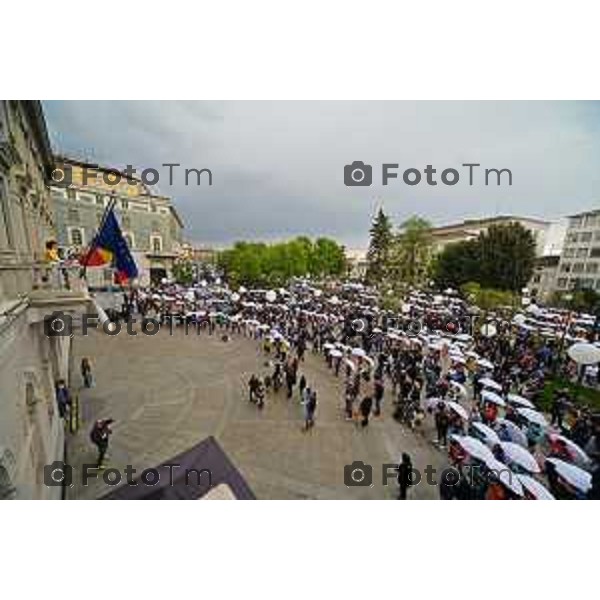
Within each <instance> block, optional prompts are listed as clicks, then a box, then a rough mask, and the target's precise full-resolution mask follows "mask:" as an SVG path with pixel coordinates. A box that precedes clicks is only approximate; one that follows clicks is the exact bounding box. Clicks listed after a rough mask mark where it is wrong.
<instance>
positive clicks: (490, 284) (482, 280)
mask: <svg viewBox="0 0 600 600" xmlns="http://www.w3.org/2000/svg"><path fill="white" fill-rule="evenodd" d="M534 261H535V239H534V237H533V234H532V233H531V231H530V230H528V229H525V227H523V226H522V225H521V224H520V223H509V224H507V225H492V226H491V227H490V228H489V229H488V230H487V231H486V232H482V233H480V234H479V236H478V238H477V239H475V240H470V241H465V242H456V243H454V244H449V245H448V246H446V248H444V250H443V251H442V252H441V253H440V255H439V256H438V259H437V266H436V272H435V280H436V282H437V283H438V285H441V286H451V287H460V286H461V285H462V284H464V283H466V282H468V281H474V282H477V283H478V284H480V285H481V286H482V287H483V288H488V289H498V290H509V291H513V292H518V291H520V290H521V289H522V288H523V287H524V286H525V285H526V284H527V282H528V281H529V279H530V278H531V275H532V274H533V268H534Z"/></svg>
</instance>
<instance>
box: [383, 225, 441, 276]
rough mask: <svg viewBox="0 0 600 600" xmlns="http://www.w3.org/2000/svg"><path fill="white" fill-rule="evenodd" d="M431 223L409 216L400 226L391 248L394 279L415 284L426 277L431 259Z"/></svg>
mask: <svg viewBox="0 0 600 600" xmlns="http://www.w3.org/2000/svg"><path fill="white" fill-rule="evenodd" d="M430 231H431V223H429V222H428V221H426V220H425V219H422V218H421V217H411V218H410V219H408V220H406V221H405V222H404V223H402V225H401V226H400V233H398V235H397V236H395V238H394V243H393V246H392V250H391V260H390V263H391V270H392V273H393V275H394V279H396V280H398V281H400V282H401V283H406V284H408V285H412V286H416V285H419V284H422V283H424V281H425V280H426V279H427V274H428V266H429V262H430V260H431V233H430Z"/></svg>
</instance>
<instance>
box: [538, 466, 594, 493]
mask: <svg viewBox="0 0 600 600" xmlns="http://www.w3.org/2000/svg"><path fill="white" fill-rule="evenodd" d="M546 463H551V464H552V465H554V467H555V469H556V472H557V473H558V474H559V475H560V477H562V478H563V479H564V480H565V481H566V482H567V483H568V484H569V485H572V486H573V487H575V488H577V489H578V490H579V491H581V492H583V493H587V492H588V490H589V489H590V488H591V487H592V476H591V474H590V473H588V472H587V471H584V470H583V469H580V468H579V467H576V466H575V465H572V464H570V463H568V462H565V461H564V460H560V458H547V459H546Z"/></svg>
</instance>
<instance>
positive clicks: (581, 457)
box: [548, 433, 590, 467]
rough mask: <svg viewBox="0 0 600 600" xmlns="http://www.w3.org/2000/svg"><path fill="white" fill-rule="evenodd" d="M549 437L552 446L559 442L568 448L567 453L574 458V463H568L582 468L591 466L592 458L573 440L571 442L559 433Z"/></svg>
mask: <svg viewBox="0 0 600 600" xmlns="http://www.w3.org/2000/svg"><path fill="white" fill-rule="evenodd" d="M548 437H549V438H550V443H551V444H556V443H557V442H559V443H562V444H564V445H565V446H566V450H567V453H568V454H570V455H571V457H572V461H567V462H573V463H575V464H576V465H578V466H582V467H584V466H587V465H589V463H590V457H589V456H588V455H587V454H586V453H585V451H584V450H583V449H582V448H581V447H580V446H578V445H577V444H576V443H575V442H574V441H573V440H570V439H569V438H566V437H565V436H564V435H560V434H558V433H551V434H549V436H548Z"/></svg>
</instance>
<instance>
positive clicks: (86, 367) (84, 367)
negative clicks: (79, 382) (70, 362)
mask: <svg viewBox="0 0 600 600" xmlns="http://www.w3.org/2000/svg"><path fill="white" fill-rule="evenodd" d="M81 377H82V379H83V385H84V386H85V387H86V388H91V387H92V386H93V385H94V378H93V376H92V366H91V365H90V361H89V359H88V358H87V357H83V358H82V359H81Z"/></svg>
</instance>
